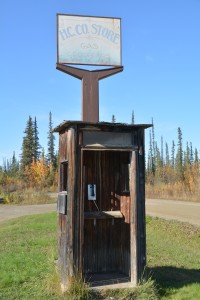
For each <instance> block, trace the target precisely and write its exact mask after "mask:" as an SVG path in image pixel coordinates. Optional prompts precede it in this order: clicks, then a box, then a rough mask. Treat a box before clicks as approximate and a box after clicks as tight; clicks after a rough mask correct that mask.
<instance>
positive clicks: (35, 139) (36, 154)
mask: <svg viewBox="0 0 200 300" xmlns="http://www.w3.org/2000/svg"><path fill="white" fill-rule="evenodd" d="M38 134H39V133H38V126H37V119H36V117H35V119H34V123H33V148H34V160H35V161H37V160H39V159H40V156H41V151H40V149H41V146H40V143H39V137H38Z"/></svg>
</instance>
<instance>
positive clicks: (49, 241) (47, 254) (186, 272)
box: [0, 213, 200, 300]
mask: <svg viewBox="0 0 200 300" xmlns="http://www.w3.org/2000/svg"><path fill="white" fill-rule="evenodd" d="M56 259H57V221H56V213H51V214H45V215H36V216H27V217H21V218H18V219H15V220H12V221H9V222H7V223H4V224H3V225H1V228H0V299H2V300H4V299H6V300H7V299H8V300H10V299H13V300H14V299H20V300H21V299H29V300H32V299H37V300H40V299H49V300H51V299H72V300H73V299H113V300H116V299H121V300H122V299H124V300H125V299H134V300H136V299H138V300H139V299H140V300H142V299H144V300H145V299H148V300H155V299H173V300H178V299H180V300H186V299H187V300H198V299H200V229H199V228H197V227H194V226H190V225H187V224H184V223H178V222H172V221H164V220H160V219H152V218H149V217H148V218H147V261H148V266H147V271H148V273H150V274H151V275H150V276H151V278H152V279H150V280H147V282H146V283H144V284H143V285H141V286H140V287H139V288H137V289H135V290H132V291H130V290H129V291H117V292H116V291H112V292H110V293H105V294H104V295H102V294H97V293H96V294H94V293H93V294H91V293H90V292H89V293H88V291H81V292H80V285H79V287H74V291H71V294H65V295H64V296H63V295H61V294H60V293H59V288H58V287H59V280H58V276H57V274H56V272H55V260H56ZM81 293H82V294H81ZM81 295H82V296H81Z"/></svg>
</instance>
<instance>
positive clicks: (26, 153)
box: [20, 116, 34, 171]
mask: <svg viewBox="0 0 200 300" xmlns="http://www.w3.org/2000/svg"><path fill="white" fill-rule="evenodd" d="M24 133H25V135H24V137H23V143H22V153H21V162H20V167H21V170H22V171H23V170H24V169H25V167H26V166H27V165H30V164H31V163H32V161H33V159H34V133H33V121H32V118H31V117H30V116H29V118H28V121H27V125H26V129H25V131H24Z"/></svg>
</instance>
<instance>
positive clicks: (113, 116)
mask: <svg viewBox="0 0 200 300" xmlns="http://www.w3.org/2000/svg"><path fill="white" fill-rule="evenodd" d="M115 122H116V118H115V115H112V123H115Z"/></svg>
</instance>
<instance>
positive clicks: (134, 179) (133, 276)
mask: <svg viewBox="0 0 200 300" xmlns="http://www.w3.org/2000/svg"><path fill="white" fill-rule="evenodd" d="M91 150H93V151H121V150H120V149H103V150H102V149H101V148H95V149H93V148H92V149H91V148H87V149H86V148H82V149H81V197H80V212H82V213H81V214H80V225H81V226H80V228H81V230H80V248H81V249H80V257H81V258H82V262H81V265H80V270H81V271H82V274H83V273H84V265H83V247H84V202H83V201H84V196H83V195H84V182H83V180H84V166H83V153H84V151H91ZM122 151H127V152H128V151H130V152H131V163H130V281H131V283H133V284H134V285H137V283H138V258H139V257H138V218H140V216H138V213H137V212H138V208H137V205H138V201H139V168H138V164H139V158H138V155H139V153H138V151H137V150H129V149H123V150H122Z"/></svg>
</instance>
